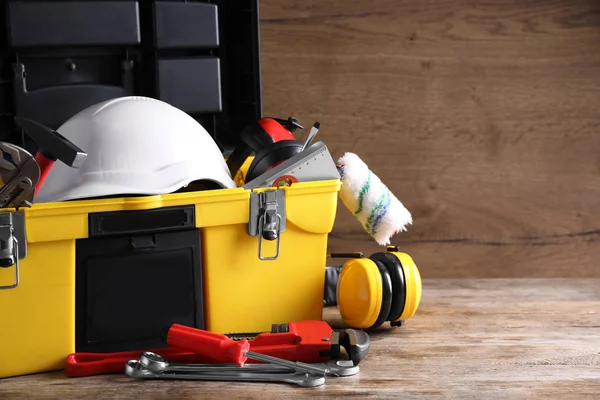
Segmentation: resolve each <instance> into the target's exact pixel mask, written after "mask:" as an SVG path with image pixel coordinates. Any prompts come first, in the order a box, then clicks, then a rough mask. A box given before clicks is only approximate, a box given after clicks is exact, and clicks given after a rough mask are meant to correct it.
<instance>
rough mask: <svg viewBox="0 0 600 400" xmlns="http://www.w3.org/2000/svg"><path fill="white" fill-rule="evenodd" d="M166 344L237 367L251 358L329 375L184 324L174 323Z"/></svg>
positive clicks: (243, 340)
mask: <svg viewBox="0 0 600 400" xmlns="http://www.w3.org/2000/svg"><path fill="white" fill-rule="evenodd" d="M165 339H166V340H165V341H166V342H167V344H168V345H169V346H172V347H177V348H179V349H181V350H186V351H190V352H193V353H195V354H198V355H201V356H206V357H210V358H212V359H214V360H215V361H220V362H223V363H225V364H227V363H230V362H233V363H235V364H237V365H238V366H240V367H241V366H242V365H244V363H245V362H246V360H247V359H248V358H249V359H252V360H256V361H262V362H265V363H268V364H273V365H278V366H280V367H285V368H289V369H293V370H295V371H297V372H305V373H309V374H318V375H326V374H327V372H328V371H327V369H325V368H320V367H316V366H314V365H310V364H307V363H303V362H300V361H289V360H284V359H281V358H278V357H272V356H268V355H266V354H261V353H256V352H254V351H250V350H249V348H250V342H248V340H246V339H242V340H233V339H231V338H230V337H228V336H226V335H221V334H219V333H215V332H209V331H206V330H202V329H197V328H192V327H189V326H185V325H180V324H173V325H171V327H170V328H169V329H168V331H167V333H166V338H165Z"/></svg>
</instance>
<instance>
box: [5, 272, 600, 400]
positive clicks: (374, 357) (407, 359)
mask: <svg viewBox="0 0 600 400" xmlns="http://www.w3.org/2000/svg"><path fill="white" fill-rule="evenodd" d="M598 287H600V279H588V280H583V279H580V280H575V279H549V280H548V279H546V280H544V279H519V280H512V279H487V280H474V279H465V280H458V279H456V280H426V281H424V285H423V289H424V292H423V293H424V297H423V300H422V303H421V306H420V308H419V312H418V313H417V315H416V316H415V317H414V318H412V319H411V320H409V321H407V323H406V324H405V325H404V326H403V327H400V328H389V326H388V325H386V326H384V327H382V328H381V329H380V330H378V331H377V332H374V333H372V334H371V350H370V352H369V354H368V356H367V358H366V359H365V360H364V361H363V362H362V363H361V364H360V365H361V371H360V373H359V374H358V375H356V376H353V377H346V378H328V379H327V380H326V383H325V385H324V386H321V387H318V388H310V389H302V388H297V387H295V386H291V385H286V384H261V383H217V382H190V381H134V380H132V378H129V377H128V376H126V375H104V376H95V377H87V378H67V377H66V376H65V375H64V373H63V372H53V373H46V374H38V375H31V376H24V377H18V378H9V379H4V380H0V398H2V399H5V398H6V399H22V398H35V399H88V398H96V399H104V398H109V399H114V400H118V399H130V398H144V399H167V398H170V399H211V398H215V399H251V398H260V399H283V398H347V397H355V398H361V399H363V398H402V399H422V398H433V399H455V398H456V399H482V398H485V399H517V400H518V399H548V398H552V399H587V398H589V399H597V398H599V397H600V325H599V323H598V321H599V318H600V291H598ZM325 319H326V320H328V321H330V323H331V324H332V325H334V326H341V325H340V318H339V315H338V314H337V312H336V311H335V309H327V311H326V314H325Z"/></svg>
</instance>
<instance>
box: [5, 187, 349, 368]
mask: <svg viewBox="0 0 600 400" xmlns="http://www.w3.org/2000/svg"><path fill="white" fill-rule="evenodd" d="M340 185H341V182H340V181H339V180H330V181H317V182H299V183H294V184H293V185H292V186H290V187H281V188H277V189H276V188H265V189H255V190H246V189H243V188H241V187H240V188H234V189H220V190H207V191H198V192H187V193H176V194H167V195H157V196H147V197H124V198H109V199H95V200H83V201H70V202H60V203H58V202H57V203H40V204H34V205H33V206H32V207H30V208H25V209H22V211H19V212H20V213H22V214H12V215H13V216H14V217H16V216H19V215H20V216H22V217H23V218H22V220H23V224H22V226H20V227H19V226H15V227H14V229H13V230H14V232H15V235H16V236H18V231H19V230H20V229H23V228H24V232H22V234H23V235H24V236H25V237H26V241H25V242H26V252H27V254H26V256H25V257H23V258H22V259H20V260H18V261H19V262H18V286H16V287H14V288H10V289H8V288H5V289H4V290H0V354H1V357H0V360H1V361H0V377H8V376H15V375H22V374H29V373H36V372H43V371H50V370H56V369H62V368H64V362H65V358H66V356H67V355H68V354H70V353H73V352H75V351H76V349H78V351H81V350H89V351H93V350H98V351H102V350H103V349H109V348H110V349H115V348H116V349H118V348H119V346H118V341H119V340H121V339H123V338H127V337H128V335H129V337H130V338H131V337H133V338H134V339H133V342H131V341H130V342H129V344H128V346H129V347H128V348H131V347H135V345H133V344H132V343H135V344H137V346H138V347H144V346H145V345H153V344H155V343H156V342H148V341H144V338H143V337H142V336H143V335H144V332H141V331H140V330H139V329H138V330H137V331H135V330H132V329H133V328H131V327H130V328H129V330H128V329H127V328H126V327H122V326H121V325H126V324H127V321H125V322H123V320H124V319H136V318H139V319H140V321H141V322H140V323H141V325H142V326H145V325H144V324H150V325H151V321H152V318H153V317H154V316H158V315H160V314H161V313H163V312H164V310H163V308H165V307H176V306H177V304H182V305H185V307H188V308H189V304H190V301H192V302H193V304H195V305H196V306H197V307H199V308H201V309H195V310H192V311H190V310H186V311H185V312H184V311H183V308H185V307H184V306H182V317H181V318H182V320H181V321H183V322H184V323H185V322H186V321H196V322H195V325H196V326H200V327H203V328H204V329H208V330H210V331H214V332H219V333H240V332H243V333H246V332H262V331H269V330H270V329H271V325H272V324H274V323H286V322H290V321H297V320H302V319H321V318H322V309H323V286H324V279H325V273H324V271H325V262H326V254H327V237H328V233H329V232H330V231H331V229H332V228H333V224H334V219H335V216H336V207H337V200H338V197H337V196H338V191H339V190H340ZM269 199H271V200H274V201H275V203H276V204H277V206H278V211H277V212H278V213H280V215H285V218H284V221H285V224H284V225H283V226H285V230H284V231H283V232H280V234H279V239H278V240H273V241H267V240H264V239H261V236H260V235H254V234H253V233H252V232H251V231H252V229H255V228H256V223H257V221H259V218H260V213H261V210H264V207H261V202H263V201H265V200H267V201H268V200H269ZM190 210H191V211H190ZM149 211H153V212H155V214H156V213H157V215H158V217H148V218H141V219H140V218H138V219H137V221H138V222H136V223H137V224H138V225H140V224H141V225H144V224H148V226H149V227H151V225H152V221H153V219H156V218H158V221H163V222H165V223H166V222H169V221H170V222H171V223H172V224H173V223H174V224H175V225H177V224H179V225H180V227H181V229H182V231H185V229H183V228H184V227H185V226H187V229H188V231H197V232H198V236H197V237H199V242H200V243H199V244H198V246H196V247H195V249H193V250H190V249H184V250H182V251H183V253H185V254H188V253H189V254H192V255H191V256H189V254H188V256H189V257H192V258H193V257H197V255H198V254H199V255H200V256H199V258H200V260H199V261H200V262H199V263H198V265H200V267H198V268H197V267H194V269H193V271H191V272H190V271H187V270H186V271H185V272H184V273H183V274H182V275H181V276H180V277H179V279H180V280H179V281H177V280H176V279H175V278H173V276H174V275H176V274H177V273H179V272H176V268H175V264H176V262H177V260H178V258H177V257H179V255H178V253H177V252H176V251H175V250H173V260H175V261H173V262H172V263H173V265H170V264H171V262H170V261H168V260H170V259H169V258H167V259H166V260H167V261H165V262H162V263H161V264H160V265H155V264H156V262H153V261H150V259H148V262H147V263H145V261H144V258H143V252H144V251H146V250H151V249H152V245H153V243H154V246H158V244H159V241H160V240H162V239H160V237H161V236H160V235H161V233H160V232H159V231H155V232H154V233H150V234H148V235H146V236H142V237H140V238H137V239H135V241H134V240H133V239H130V240H129V242H128V246H130V247H131V248H133V251H134V252H138V253H140V254H141V255H140V256H139V257H142V258H141V259H140V258H139V257H138V256H136V257H138V258H136V259H135V262H132V265H133V264H135V270H134V271H133V275H132V274H131V273H129V272H128V269H129V265H128V264H127V263H123V262H122V260H121V259H116V258H115V257H111V256H109V255H106V254H104V253H107V254H108V253H110V251H112V250H110V247H111V246H112V247H115V246H116V247H118V246H120V245H112V244H111V245H109V244H107V245H106V247H104V248H100V249H97V251H96V252H97V254H96V255H95V256H94V257H91V256H90V258H89V259H88V258H86V257H83V256H82V255H81V254H79V252H80V251H81V252H83V251H84V250H85V248H86V247H85V245H86V243H87V242H88V241H90V240H91V237H92V236H94V235H96V234H98V232H104V233H106V232H109V233H110V230H111V229H117V228H115V227H116V226H117V225H119V223H118V221H119V219H120V218H121V219H122V218H124V221H125V222H131V220H132V219H131V218H132V216H135V215H136V214H135V213H144V212H149ZM10 212H11V210H0V216H2V215H4V216H5V217H6V216H7V215H9V214H8V213H10ZM161 213H162V214H164V215H162V214H161ZM140 215H141V214H140ZM161 215H162V216H161ZM142 216H143V215H142ZM161 218H163V220H161ZM12 221H13V222H12V223H14V224H17V225H18V222H19V219H18V218H13V220H12ZM139 221H142V222H141V223H140V222H139ZM186 224H187V225H186ZM134 225H135V224H134ZM164 226H166V225H164ZM142 227H143V226H142ZM149 232H152V231H151V230H150V231H149ZM125 233H126V232H125ZM179 233H181V232H179ZM108 236H109V237H107V238H103V237H100V238H98V239H97V240H106V241H107V242H106V243H109V241H110V240H115V239H111V237H110V235H108ZM125 236H127V235H125ZM153 241H154V242H153ZM98 243H104V242H102V241H100V242H98ZM17 244H18V243H17ZM259 244H260V254H259ZM171 245H172V246H176V245H177V243H171ZM116 247H115V248H116ZM96 248H97V245H96ZM128 248H129V247H128ZM80 249H84V250H80ZM167 250H168V249H167ZM119 251H120V250H119ZM165 254H168V251H167V253H165ZM185 257H187V256H185ZM81 265H84V266H85V267H81ZM132 268H133V267H132ZM144 268H146V269H148V270H156V271H162V272H161V273H163V275H158V276H161V279H163V282H164V285H165V287H166V286H167V285H173V282H181V290H180V292H181V293H183V294H180V293H177V291H175V292H173V291H171V294H167V293H163V291H162V290H161V287H160V285H158V286H157V284H156V280H154V281H153V282H148V281H146V280H145V278H144V276H145V274H146V272H144V273H143V274H139V275H135V273H139V271H145V270H144ZM99 271H111V272H110V273H106V274H105V275H101V274H100V273H99ZM165 271H167V272H166V273H165ZM150 273H151V272H148V274H150ZM190 274H191V275H190ZM80 275H81V276H80ZM172 275H173V276H172ZM82 276H83V278H82ZM92 278H93V279H92ZM171 278H173V280H172V281H169V280H170V279H171ZM188 278H189V279H188ZM190 280H193V281H194V282H196V283H198V282H200V284H199V286H198V287H197V288H196V289H194V290H192V291H190V290H189V288H188V286H189V285H191V283H190V282H189V281H190ZM92 282H94V283H93V284H92ZM169 282H171V283H169ZM14 283H15V267H14V266H13V267H10V268H0V286H7V287H10V286H11V285H13V286H14ZM86 285H88V286H87V294H86V295H85V296H87V298H85V299H83V300H82V298H81V295H80V293H79V292H80V291H82V290H83V289H82V288H83V287H86ZM99 293H104V294H102V295H100V294H99ZM107 293H109V294H107ZM116 293H118V295H116ZM103 296H104V297H103ZM111 296H112V297H111ZM177 296H180V297H182V298H183V300H182V299H179V300H176V301H175V300H173V299H172V298H170V297H177ZM185 296H193V297H194V299H191V300H190V299H187V298H184V297H185ZM102 299H106V300H102ZM100 300H102V301H100ZM86 302H87V303H86ZM81 304H84V305H81ZM82 308H85V309H84V310H82ZM123 310H127V312H128V313H129V314H124V312H125V311H123ZM86 313H87V314H86ZM190 313H191V314H193V316H192V317H190V315H191V314H190ZM117 314H122V315H121V317H120V320H117V319H118V318H116V317H115V320H114V321H112V319H111V318H112V316H113V315H117ZM124 315H127V316H126V317H125V316H124ZM168 315H173V312H171V313H170V314H168ZM189 318H191V319H189ZM198 318H201V319H203V321H197V319H198ZM95 319H97V321H96V320H95ZM100 320H101V321H100ZM99 321H100V322H99ZM138 322H139V321H138ZM166 322H177V320H172V321H166ZM86 329H88V337H87V339H86V340H87V341H86V342H85V343H84V344H85V345H84V344H82V345H81V346H80V345H77V343H79V342H78V341H79V340H83V339H80V337H85V333H84V334H82V333H81V331H82V330H86ZM92 331H93V334H92V333H89V332H92ZM132 335H133V336H132ZM136 335H137V336H136ZM136 340H137V341H136ZM94 346H96V347H94ZM103 346H105V347H103Z"/></svg>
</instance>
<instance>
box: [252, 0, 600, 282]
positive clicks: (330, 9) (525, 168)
mask: <svg viewBox="0 0 600 400" xmlns="http://www.w3.org/2000/svg"><path fill="white" fill-rule="evenodd" d="M260 7H261V57H262V73H263V96H264V113H265V114H266V115H275V116H282V117H286V116H289V115H295V116H297V117H299V118H300V120H301V122H303V123H304V124H305V125H307V126H310V125H311V124H312V123H313V122H314V121H315V120H318V121H320V122H321V124H322V125H321V131H320V132H319V139H321V140H323V141H324V142H325V143H326V144H327V145H328V147H329V148H330V150H331V151H332V153H333V156H334V158H335V159H337V158H339V157H340V156H341V155H342V154H343V153H344V152H346V151H348V152H354V153H356V154H358V155H359V156H360V157H361V158H362V159H363V160H364V161H365V162H366V163H367V164H368V165H369V167H370V168H371V170H372V171H373V172H374V173H375V174H377V175H378V176H379V177H380V178H381V180H382V181H383V182H384V183H386V184H387V185H388V187H389V188H390V189H391V190H392V192H393V193H394V194H395V195H396V196H397V197H398V198H399V199H400V200H401V201H402V202H403V203H404V205H405V206H406V207H407V208H408V209H409V210H410V211H411V213H412V215H413V218H414V223H413V225H412V226H409V230H408V232H404V233H401V234H399V235H397V236H396V237H395V238H394V243H395V244H398V245H400V246H401V248H402V249H403V250H404V251H406V252H407V253H409V254H411V255H412V256H413V258H414V259H415V261H416V262H417V265H418V266H419V269H420V271H421V274H422V276H423V277H424V278H432V277H466V276H468V277H513V276H518V277H521V276H527V277H542V276H544V277H558V276H560V277H566V276H584V277H589V276H600V266H599V264H600V1H598V0H495V1H494V0H487V1H477V0H473V1H469V0H445V1H443V0H440V1H422V0H409V1H400V0H374V1H367V0H364V1H353V0H346V1H341V0H340V1H334V0H319V1H317V0H294V1H291V0H261V1H260ZM329 243H330V244H329V248H330V251H363V252H365V254H371V253H372V252H375V251H380V250H381V248H380V247H379V246H378V245H377V244H376V243H375V242H374V240H372V239H371V237H370V236H368V235H367V234H366V232H364V231H363V230H362V227H361V226H360V224H359V223H358V221H357V220H355V219H354V217H353V216H352V214H351V213H350V211H348V210H347V209H346V208H345V207H344V205H343V203H341V201H340V202H339V207H338V212H337V220H336V224H335V227H334V230H333V232H332V234H331V237H330V242H329Z"/></svg>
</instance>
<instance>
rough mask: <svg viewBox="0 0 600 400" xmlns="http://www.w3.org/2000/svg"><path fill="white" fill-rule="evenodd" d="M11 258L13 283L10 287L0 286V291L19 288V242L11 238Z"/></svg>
mask: <svg viewBox="0 0 600 400" xmlns="http://www.w3.org/2000/svg"><path fill="white" fill-rule="evenodd" d="M12 239H13V243H14V245H13V257H14V258H15V264H14V265H15V283H13V284H12V285H5V286H0V290H7V289H14V288H16V287H17V286H19V241H18V240H17V238H16V237H14V236H13V238H12Z"/></svg>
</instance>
